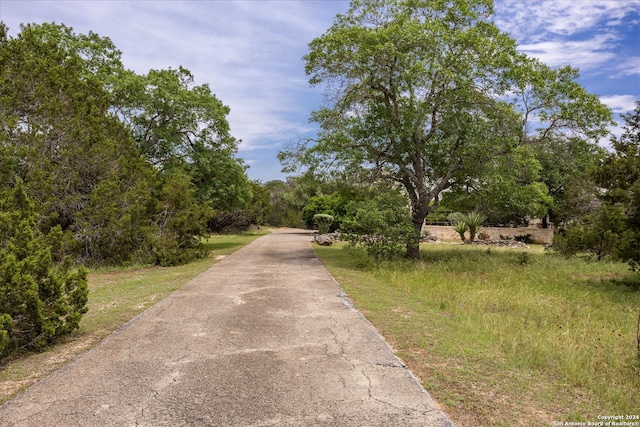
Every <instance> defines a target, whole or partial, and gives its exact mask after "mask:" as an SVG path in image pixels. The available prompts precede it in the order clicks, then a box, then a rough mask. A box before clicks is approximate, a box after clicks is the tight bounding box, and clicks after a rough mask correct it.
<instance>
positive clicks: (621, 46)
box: [0, 0, 640, 182]
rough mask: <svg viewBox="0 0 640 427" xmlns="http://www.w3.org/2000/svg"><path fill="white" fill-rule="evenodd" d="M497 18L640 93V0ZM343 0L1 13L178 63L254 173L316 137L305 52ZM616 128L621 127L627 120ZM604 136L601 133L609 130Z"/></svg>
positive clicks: (544, 54) (98, 0) (621, 105)
mask: <svg viewBox="0 0 640 427" xmlns="http://www.w3.org/2000/svg"><path fill="white" fill-rule="evenodd" d="M495 4H496V16H495V22H496V23H497V25H498V26H499V27H500V28H501V29H502V30H504V31H506V32H508V33H509V34H511V36H512V37H513V38H515V39H516V40H517V41H518V44H519V45H520V50H522V51H523V52H526V53H528V54H529V55H530V56H535V57H538V58H540V59H541V60H542V61H544V62H545V63H547V64H548V65H551V66H562V65H572V66H574V67H577V68H579V69H580V71H581V78H580V83H582V85H583V86H585V87H586V88H587V90H588V91H589V92H591V93H594V94H597V95H599V96H600V98H601V100H602V102H604V103H605V104H607V105H608V106H610V107H611V108H612V110H613V111H614V113H616V117H617V118H619V114H621V113H625V112H628V111H631V110H633V108H634V101H635V100H640V0H495ZM348 6H349V2H348V1H343V0H301V1H295V0H279V1H267V0H253V1H242V0H200V1H186V0H185V1H175V0H161V1H151V0H148V1H147V0H130V1H127V0H90V1H89V0H87V1H81V0H74V1H64V0H55V1H43V0H0V20H2V21H3V22H4V23H5V24H7V25H8V26H9V28H10V34H11V35H16V34H17V32H18V31H19V25H20V24H21V23H31V22H35V23H41V22H56V23H63V24H65V25H67V26H70V27H73V29H74V30H75V32H76V33H88V32H89V31H94V32H96V33H98V34H99V35H101V36H103V37H109V38H110V39H111V40H112V41H113V42H114V44H115V45H116V47H117V48H118V49H120V50H121V51H122V53H123V54H122V59H123V62H124V65H125V67H127V68H129V69H132V70H134V71H135V72H137V73H139V74H144V73H147V72H148V71H149V70H150V69H166V68H169V67H172V68H177V67H178V66H183V67H185V68H187V69H189V70H190V71H191V72H192V73H193V74H194V76H195V79H196V83H197V84H202V83H208V84H209V85H210V87H211V89H212V91H213V92H214V93H215V94H216V95H217V96H218V97H219V98H220V99H221V100H222V101H223V102H224V103H225V104H226V105H228V106H229V107H230V108H231V113H230V115H229V117H228V120H229V123H230V125H231V132H232V134H233V135H234V136H235V137H236V138H238V139H241V140H242V143H241V144H240V149H239V153H238V155H239V156H240V157H241V158H243V159H244V160H245V161H246V163H247V164H248V165H249V166H250V168H249V170H248V174H249V177H250V178H252V179H259V180H261V181H263V182H266V181H269V180H272V179H283V178H284V175H282V174H281V172H280V169H281V166H280V164H279V162H278V161H277V159H276V154H277V152H278V151H279V150H280V149H281V148H282V147H283V146H284V145H285V144H287V143H288V142H289V141H295V140H297V139H298V138H300V137H313V136H314V134H315V130H316V128H315V125H314V124H310V123H309V122H308V118H309V115H310V113H311V111H313V110H315V109H317V108H318V107H319V106H320V105H321V103H322V91H321V89H320V88H311V87H310V86H309V84H308V82H307V77H306V76H305V74H304V63H303V61H302V59H301V58H302V56H303V55H305V54H306V53H307V44H308V43H309V42H310V41H311V40H312V39H313V38H315V37H317V36H319V35H321V34H322V33H324V31H325V30H326V29H327V28H328V27H329V26H330V25H331V24H332V23H333V19H334V17H335V15H336V14H338V13H344V12H346V10H347V9H348ZM611 131H612V133H614V134H620V132H621V127H620V126H617V127H613V128H612V129H611ZM603 143H604V142H603Z"/></svg>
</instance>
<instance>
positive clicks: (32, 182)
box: [0, 24, 253, 265]
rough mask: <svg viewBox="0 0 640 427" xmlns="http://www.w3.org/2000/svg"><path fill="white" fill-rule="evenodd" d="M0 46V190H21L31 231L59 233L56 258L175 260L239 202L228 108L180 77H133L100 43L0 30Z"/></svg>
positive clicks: (240, 169)
mask: <svg viewBox="0 0 640 427" xmlns="http://www.w3.org/2000/svg"><path fill="white" fill-rule="evenodd" d="M0 46H1V50H0V99H1V101H2V109H1V110H0V132H1V133H0V150H2V157H1V158H2V164H1V165H0V182H2V183H3V184H2V185H3V187H4V188H12V187H14V186H15V185H16V183H17V182H18V181H22V182H23V183H24V188H25V192H26V194H27V195H28V197H30V198H31V199H33V200H34V201H35V203H36V206H37V214H38V220H37V225H38V229H39V230H40V231H41V232H44V233H47V232H48V230H51V229H52V228H53V227H60V229H61V231H62V234H63V243H62V245H61V248H60V253H59V254H57V255H56V256H58V257H59V258H62V257H64V256H71V257H72V258H73V259H74V260H75V261H76V262H78V263H85V264H86V263H91V264H96V263H101V264H104V263H107V264H123V263H143V264H159V265H170V264H177V263H183V262H187V261H189V260H191V259H194V258H196V257H198V256H200V255H202V251H201V247H200V237H202V236H204V235H206V234H207V233H208V232H209V231H210V226H215V221H213V220H214V219H215V218H216V217H219V216H223V215H225V214H226V213H227V212H232V211H236V210H242V209H245V208H246V207H247V206H248V205H249V203H250V202H251V200H252V184H251V182H250V181H249V180H248V178H247V176H246V173H245V168H246V167H245V165H244V164H243V163H242V161H241V160H239V159H238V158H236V157H235V154H236V150H237V145H238V141H237V140H236V139H235V138H233V136H231V134H230V129H229V124H228V122H227V119H226V116H227V114H228V113H229V108H228V107H227V106H225V105H224V104H223V103H222V102H221V101H220V100H219V99H218V98H217V97H216V96H215V95H214V94H213V93H212V92H211V90H210V88H209V86H208V85H206V84H205V85H195V84H194V78H193V76H192V75H191V73H190V72H189V71H188V70H186V69H184V68H181V67H180V68H178V69H177V70H176V69H167V70H151V71H149V73H147V74H146V75H138V74H135V73H134V72H132V71H130V70H126V69H125V68H124V67H123V65H122V63H121V62H120V52H119V51H118V50H117V49H116V48H115V46H114V45H113V44H112V43H111V41H110V40H109V39H107V38H102V37H99V36H98V35H96V34H93V33H90V34H88V35H81V34H75V33H74V32H73V31H72V29H71V28H68V27H66V26H64V25H56V24H41V25H34V24H30V25H25V26H23V27H22V28H21V31H20V33H19V34H18V35H17V36H16V37H15V38H11V37H9V36H8V35H7V29H6V28H5V27H4V26H2V27H0ZM249 222H253V218H250V219H249ZM214 231H217V230H214Z"/></svg>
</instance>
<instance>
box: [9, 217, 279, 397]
mask: <svg viewBox="0 0 640 427" xmlns="http://www.w3.org/2000/svg"><path fill="white" fill-rule="evenodd" d="M267 233H268V230H267V229H263V230H260V231H251V232H246V233H242V234H226V235H215V236H212V237H210V238H209V239H207V240H206V242H205V243H204V248H205V249H206V250H208V251H210V253H209V255H208V256H207V257H205V258H203V259H200V260H197V261H194V262H191V263H189V264H186V265H181V266H176V267H135V266H131V267H108V268H107V267H102V268H97V269H93V270H91V271H89V273H88V275H87V278H88V286H89V301H88V304H87V306H88V309H89V310H88V311H87V313H86V314H85V315H84V317H83V318H82V322H81V323H80V327H79V329H76V330H75V331H74V332H73V333H71V335H69V336H68V337H67V338H66V339H65V340H64V341H62V342H61V343H59V344H57V345H55V346H53V347H50V348H49V349H47V350H45V351H42V352H36V353H30V354H24V353H23V354H17V355H14V356H13V357H12V358H9V359H7V360H5V361H4V362H3V363H2V364H0V404H2V403H4V402H6V401H7V400H9V399H11V398H12V397H14V396H15V395H16V394H18V393H19V392H21V391H23V390H25V389H26V388H27V387H29V386H31V385H33V384H34V383H36V382H37V381H38V380H40V379H42V378H44V377H46V376H47V375H49V374H50V373H51V372H53V371H54V370H56V369H58V368H60V367H62V366H63V365H64V364H66V363H68V362H69V361H71V360H72V359H73V358H74V357H75V356H77V355H78V354H80V353H82V352H84V351H86V350H88V349H90V348H91V347H93V346H94V345H96V344H97V343H98V342H100V341H101V340H102V339H103V338H105V337H106V336H108V335H109V334H111V333H112V332H114V331H115V330H116V329H118V328H119V327H121V326H122V325H124V324H125V323H127V322H128V321H130V320H131V319H133V318H134V317H136V316H137V315H138V314H140V313H142V312H143V311H145V310H146V309H148V308H149V307H151V306H152V305H154V304H156V303H157V302H159V301H161V300H162V299H163V298H165V297H166V296H167V295H169V294H170V293H172V292H173V291H175V290H177V289H179V288H181V287H182V286H183V285H184V284H185V283H187V282H188V281H189V280H190V279H192V278H194V277H196V276H197V275H198V274H200V273H202V272H204V271H205V270H207V269H208V268H209V267H211V266H212V265H213V264H214V263H215V262H217V260H218V259H220V258H221V257H223V256H226V255H228V254H231V253H233V252H235V251H236V250H238V249H240V248H241V247H243V246H244V245H246V244H248V243H249V242H251V241H253V240H255V239H256V238H258V237H260V236H262V235H265V234H267Z"/></svg>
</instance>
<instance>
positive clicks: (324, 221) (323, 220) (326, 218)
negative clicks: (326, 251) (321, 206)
mask: <svg viewBox="0 0 640 427" xmlns="http://www.w3.org/2000/svg"><path fill="white" fill-rule="evenodd" d="M313 222H314V223H315V224H316V225H317V226H318V233H320V234H327V233H328V232H329V227H330V226H331V224H332V223H333V215H329V214H315V215H314V216H313Z"/></svg>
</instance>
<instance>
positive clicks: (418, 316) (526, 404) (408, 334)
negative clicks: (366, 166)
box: [316, 245, 640, 426]
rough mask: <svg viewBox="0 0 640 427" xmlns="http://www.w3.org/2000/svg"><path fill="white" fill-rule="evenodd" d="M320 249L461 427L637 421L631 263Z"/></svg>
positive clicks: (436, 249)
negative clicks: (377, 258) (416, 256)
mask: <svg viewBox="0 0 640 427" xmlns="http://www.w3.org/2000/svg"><path fill="white" fill-rule="evenodd" d="M316 250H317V252H318V254H319V256H320V257H321V258H322V260H323V261H324V262H325V265H327V267H328V268H329V270H330V271H331V272H332V273H333V274H334V276H336V278H337V280H338V281H339V282H340V283H341V285H343V287H344V288H345V291H346V292H347V294H348V295H349V296H350V297H351V298H352V299H353V300H354V303H355V304H356V306H357V307H358V308H359V309H361V310H362V311H363V312H364V313H365V315H366V316H367V317H368V318H369V319H370V320H371V321H372V323H373V324H374V325H376V327H378V329H379V330H380V331H381V332H382V333H383V335H385V337H386V338H387V339H388V340H389V341H390V343H391V344H392V346H393V347H394V348H395V349H396V350H397V352H398V354H399V355H400V356H401V357H403V358H404V359H405V361H406V362H407V363H408V364H409V365H410V367H411V368H412V370H413V371H414V372H415V373H416V375H418V376H419V377H420V378H421V379H422V381H423V384H424V385H425V388H426V389H427V390H428V391H429V392H430V393H431V394H432V395H433V396H434V397H435V398H436V400H438V401H439V402H440V403H441V404H442V405H443V407H444V409H445V410H446V411H447V412H449V413H450V415H451V416H452V418H453V419H454V421H456V422H457V423H458V424H459V425H473V426H477V425H543V424H545V423H546V424H548V425H550V424H551V423H552V422H554V421H597V416H598V415H601V414H640V362H639V360H638V355H637V342H636V331H637V319H638V315H639V314H640V291H639V288H640V284H639V281H638V278H637V277H634V276H632V275H630V273H629V272H628V269H627V266H626V265H624V264H619V263H596V262H589V261H587V260H583V259H565V258H561V257H558V256H552V255H546V254H544V253H542V251H541V250H537V249H536V250H531V251H529V252H526V253H527V254H528V255H526V256H523V253H524V252H522V251H521V250H511V249H503V250H500V249H491V250H487V249H485V248H481V247H475V246H474V247H471V246H460V245H456V246H453V245H452V246H446V245H429V246H426V247H424V248H423V261H422V262H420V263H415V262H411V261H401V262H394V263H383V264H379V265H374V264H373V263H372V262H371V261H370V260H368V259H367V258H366V256H364V255H363V254H361V253H357V252H354V251H352V250H351V251H345V250H341V249H339V247H336V246H333V247H330V248H317V249H316Z"/></svg>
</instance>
